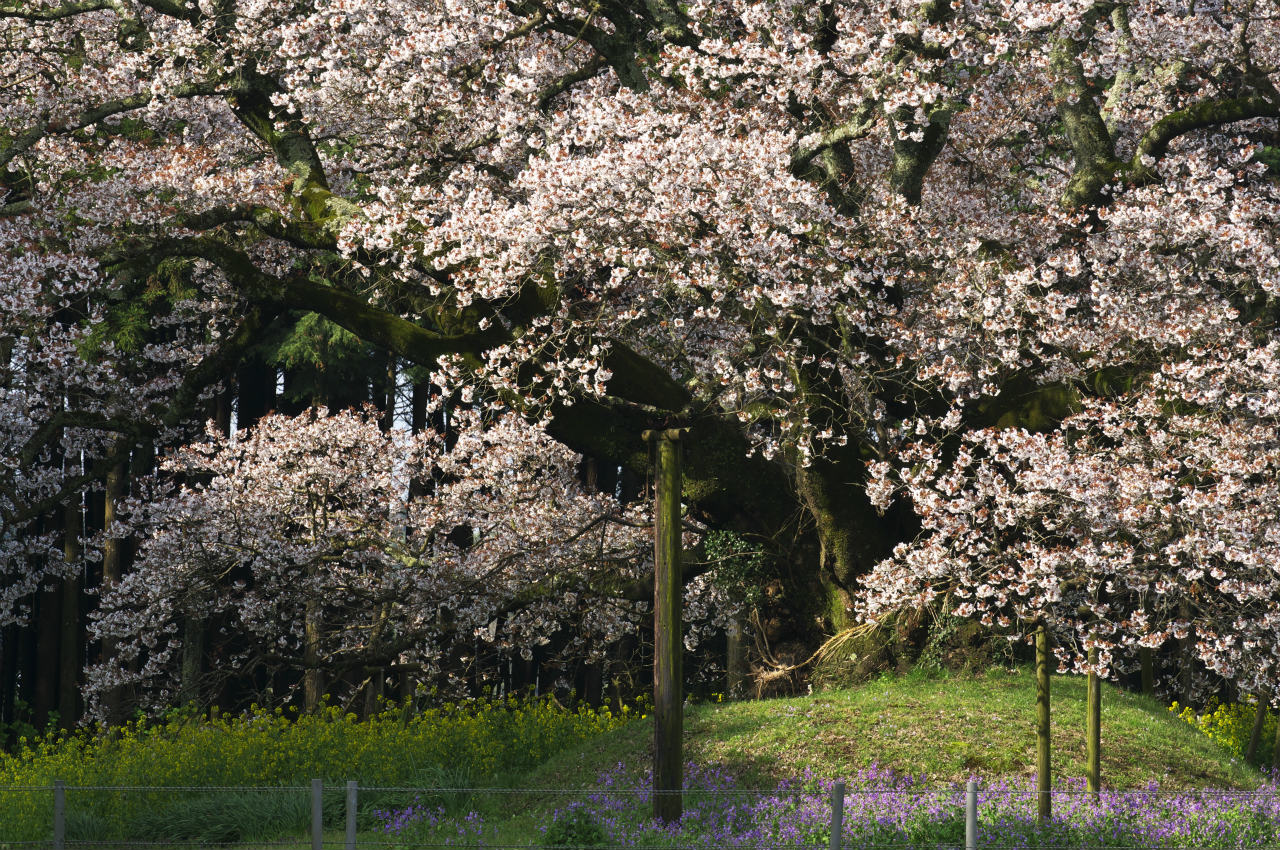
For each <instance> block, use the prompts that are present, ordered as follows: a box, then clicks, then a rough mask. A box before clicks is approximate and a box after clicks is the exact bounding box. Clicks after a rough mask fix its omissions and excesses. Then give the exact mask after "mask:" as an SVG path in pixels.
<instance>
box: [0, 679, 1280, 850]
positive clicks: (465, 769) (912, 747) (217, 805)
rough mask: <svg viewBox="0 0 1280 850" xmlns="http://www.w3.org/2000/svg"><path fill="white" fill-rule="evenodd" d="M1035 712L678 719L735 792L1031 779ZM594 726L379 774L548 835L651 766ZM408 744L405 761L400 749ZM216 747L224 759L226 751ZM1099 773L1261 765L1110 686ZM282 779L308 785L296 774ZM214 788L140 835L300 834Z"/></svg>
mask: <svg viewBox="0 0 1280 850" xmlns="http://www.w3.org/2000/svg"><path fill="white" fill-rule="evenodd" d="M1053 700H1054V701H1053V712H1054V715H1053V735H1054V738H1053V746H1054V750H1053V767H1054V771H1055V774H1056V775H1057V776H1058V777H1059V778H1066V777H1080V776H1082V775H1083V774H1084V757H1085V752H1084V750H1085V742H1084V723H1085V721H1084V705H1085V682H1084V679H1083V678H1081V677H1074V676H1055V677H1054V679H1053ZM551 714H554V712H550V713H549V716H550V715H551ZM1034 718H1035V681H1034V678H1033V676H1032V674H1031V673H1030V671H1029V670H1025V669H1023V670H1015V671H1006V670H1001V669H995V670H992V671H990V672H988V673H986V674H982V675H965V676H960V675H933V676H930V675H924V674H910V675H907V676H900V677H884V678H880V679H877V680H874V681H871V682H869V683H867V684H864V685H862V686H860V687H856V688H849V689H841V690H827V691H820V692H817V693H815V694H812V695H810V696H804V697H795V698H790V699H771V700H761V701H746V702H733V703H704V704H698V705H694V706H691V707H690V708H689V709H688V711H687V712H686V716H685V759H686V761H693V762H697V763H700V764H704V765H713V764H714V765H719V766H722V767H723V768H725V769H726V770H727V771H728V772H729V773H731V774H734V775H735V776H736V777H737V779H738V781H737V785H738V787H740V788H770V787H773V786H775V785H776V784H777V783H778V782H779V781H782V780H788V779H796V778H799V777H802V776H804V775H805V774H806V773H808V774H809V775H812V776H815V777H823V778H838V777H841V776H852V775H854V774H855V773H856V772H857V771H858V770H859V769H861V768H865V767H868V766H871V765H873V764H876V765H879V766H880V767H882V768H892V769H894V770H896V771H899V772H901V773H910V774H913V775H917V776H918V775H920V774H924V775H925V776H926V777H927V778H928V779H929V780H930V782H931V783H950V782H953V781H957V780H963V779H966V778H968V777H970V776H973V775H976V776H978V777H980V778H983V779H995V778H997V777H1010V776H1012V777H1018V776H1026V777H1030V776H1031V775H1033V773H1034V764H1035V731H1034ZM464 719H465V718H464ZM498 721H502V723H499V722H498ZM548 722H549V721H548ZM477 723H479V724H480V727H483V728H485V729H487V728H489V727H490V726H492V725H503V724H505V723H506V719H505V718H503V717H502V716H500V715H480V716H479V717H475V716H472V719H471V720H468V721H466V723H465V724H464V725H462V726H459V727H458V728H457V729H456V730H455V729H454V728H453V727H452V726H451V727H450V732H452V733H453V734H451V735H450V737H451V738H452V737H454V735H457V734H459V733H461V732H462V731H463V730H464V729H467V730H470V731H469V736H470V737H472V738H474V739H475V740H474V741H473V742H472V743H474V744H476V746H478V747H481V745H482V744H483V743H484V742H485V741H486V740H487V739H486V737H485V736H484V735H481V734H480V733H479V728H480V727H477V729H472V728H471V727H472V726H475V725H476V724H477ZM468 724H469V725H468ZM589 725H591V727H592V728H591V730H590V731H587V730H578V731H577V732H576V733H575V735H576V736H578V737H577V742H571V739H572V738H573V737H575V735H570V736H565V737H562V738H560V739H559V740H558V741H557V742H556V745H555V746H541V747H539V748H538V749H539V750H540V753H539V754H540V755H547V754H548V753H550V756H549V758H547V759H546V760H545V761H543V762H542V763H541V764H538V765H534V766H532V767H530V766H529V765H528V763H527V762H526V763H525V764H523V765H520V766H519V767H518V768H516V766H515V764H514V762H515V761H516V759H515V758H514V757H511V756H507V757H504V758H503V759H502V761H504V762H507V764H506V765H505V766H506V767H507V768H508V769H507V770H505V771H501V772H500V773H501V775H500V776H499V775H495V774H494V773H492V772H490V773H486V772H485V771H478V770H474V769H472V768H471V767H470V766H469V765H467V764H466V758H465V757H464V758H461V759H455V760H453V761H450V762H446V763H443V764H441V763H437V764H436V765H432V766H431V767H433V768H434V772H433V770H430V769H424V768H425V767H427V766H426V765H423V766H420V767H418V769H416V770H414V771H413V774H412V777H410V776H408V775H405V774H402V773H401V772H400V771H398V770H394V769H387V770H386V773H385V775H384V776H382V777H378V778H379V779H382V781H383V782H388V781H389V780H392V782H390V783H389V784H399V783H400V782H404V781H405V780H409V782H408V784H413V785H415V786H416V785H432V784H440V785H452V786H455V787H456V786H458V785H459V784H463V779H464V777H465V779H466V781H467V782H469V783H474V784H478V785H489V786H493V785H501V786H505V787H507V788H525V789H530V790H529V792H528V793H519V794H489V795H484V794H477V795H472V796H470V797H469V798H468V799H466V800H453V799H452V798H450V799H448V800H445V799H443V798H441V799H440V800H436V799H433V798H428V799H429V800H430V801H431V805H433V806H434V805H437V804H443V805H446V807H447V808H448V809H449V813H450V814H451V815H455V816H456V815H458V814H461V813H464V812H465V811H466V810H470V809H472V808H474V809H476V810H478V811H480V812H481V813H482V814H483V816H484V823H485V829H486V834H485V841H486V843H513V844H528V843H541V841H542V833H541V831H540V829H539V828H540V827H542V826H545V825H546V824H547V823H548V820H549V816H550V812H551V811H552V810H554V809H556V808H557V807H560V806H563V805H564V804H566V803H567V802H568V801H569V799H570V798H569V797H567V796H565V795H561V794H550V793H547V791H548V790H549V789H564V788H582V789H593V788H594V787H595V785H596V781H597V778H598V777H599V776H600V775H601V774H602V773H604V772H605V771H608V770H610V769H612V768H614V767H615V766H617V765H619V764H623V765H625V766H626V768H627V771H628V772H629V773H631V774H632V775H634V776H638V775H640V774H642V773H643V772H644V771H645V769H646V768H647V767H648V765H649V764H650V763H651V760H652V747H653V726H652V721H651V720H649V719H645V720H641V721H632V722H626V723H621V724H619V723H617V722H616V721H615V722H613V723H612V724H610V723H595V722H593V723H592V724H589ZM610 725H612V728H609V726H610ZM541 727H542V724H534V726H531V727H529V728H528V729H526V728H525V726H523V725H521V724H513V725H510V726H509V728H505V729H504V730H503V731H504V734H506V735H508V736H511V737H516V736H518V735H519V734H520V733H521V730H524V732H525V733H526V734H527V733H529V732H530V730H534V729H541ZM282 728H283V727H282ZM326 728H328V727H326ZM348 734H350V735H355V736H356V737H360V736H362V735H365V734H366V733H365V732H364V731H363V730H360V731H359V732H357V731H356V730H354V729H353V730H352V731H351V732H350V733H348ZM233 737H234V736H233ZM457 744H458V742H457V741H454V742H453V743H452V744H451V746H450V747H449V749H450V751H451V752H452V751H455V750H456V751H457V752H459V753H461V752H462V750H458V749H457ZM502 748H505V749H512V748H514V749H517V750H518V749H521V748H520V746H519V744H518V742H517V741H514V740H511V741H505V742H504V744H503V747H502ZM322 749H323V748H322ZM335 749H336V750H339V751H340V750H342V749H343V748H341V747H338V748H335ZM462 749H465V748H462ZM481 749H483V747H481ZM401 752H402V755H401V758H402V759H403V758H404V757H405V755H406V754H407V751H405V750H402V751H401ZM113 754H114V753H113ZM82 755H83V754H82ZM209 756H210V757H211V758H216V757H217V754H214V753H210V754H209ZM489 757H490V758H492V753H490V754H489ZM64 764H65V762H64ZM28 765H30V766H34V765H31V763H30V762H28ZM388 767H389V766H388ZM323 772H324V773H326V774H328V778H329V779H330V781H333V782H337V781H339V780H341V779H345V778H360V779H361V782H362V784H363V783H365V782H368V781H369V780H370V779H373V777H368V776H359V777H358V776H355V775H352V774H349V773H348V772H347V771H346V770H345V769H344V768H343V766H341V765H337V764H335V765H333V766H332V769H331V770H325V771H323ZM1102 773H1103V782H1104V784H1105V785H1107V786H1108V787H1112V788H1120V789H1123V788H1133V787H1143V786H1146V785H1147V784H1148V783H1149V782H1152V781H1156V782H1159V783H1160V785H1161V786H1162V788H1165V789H1179V788H1198V787H1215V788H1248V787H1254V786H1256V785H1257V784H1258V783H1259V782H1260V780H1261V776H1260V774H1259V773H1258V772H1257V771H1255V770H1252V769H1249V768H1246V767H1244V766H1242V765H1241V764H1239V763H1238V762H1237V761H1235V760H1233V759H1232V756H1231V754H1230V753H1229V752H1228V751H1227V750H1225V749H1224V748H1222V747H1220V746H1219V745H1217V744H1215V743H1214V742H1213V741H1212V740H1210V739H1209V738H1208V737H1207V736H1205V735H1204V734H1202V733H1200V732H1199V731H1197V730H1196V729H1195V728H1193V727H1191V726H1190V725H1188V724H1187V723H1185V722H1183V721H1182V720H1180V719H1178V718H1177V717H1176V716H1175V715H1173V714H1172V713H1171V712H1169V710H1168V709H1167V707H1166V706H1164V705H1162V704H1160V703H1157V702H1155V701H1152V700H1149V699H1146V698H1143V697H1141V696H1138V695H1134V694H1131V693H1127V692H1124V691H1120V690H1118V689H1115V688H1113V687H1111V686H1107V685H1104V690H1103V764H1102ZM103 778H106V777H103ZM175 778H176V777H175ZM274 779H275V781H276V782H285V783H286V784H294V783H295V782H296V783H297V784H303V782H302V781H300V779H299V777H289V778H288V779H287V780H286V778H285V777H284V776H280V777H275V778H274ZM374 781H377V779H374ZM192 784H200V783H199V781H198V780H197V781H194V782H193V783H192ZM2 788H3V786H2V784H0V790H2ZM218 796H220V795H205V794H201V793H192V794H191V795H190V798H189V799H179V798H177V797H174V798H166V799H167V803H168V804H167V805H157V806H156V809H155V811H154V812H152V813H150V816H149V817H143V818H141V819H140V821H141V822H139V823H138V824H137V826H138V827H139V831H140V832H146V833H147V834H148V836H149V837H154V838H157V839H160V840H163V839H162V838H161V833H165V834H166V837H169V838H175V837H177V833H179V832H181V833H183V837H188V836H189V837H191V838H193V839H197V840H211V841H216V840H219V839H221V840H227V839H232V838H233V837H234V838H238V839H240V840H258V839H263V840H265V839H268V838H275V839H286V840H294V839H295V838H301V837H302V834H303V833H305V826H304V824H305V822H306V818H307V814H308V812H307V805H308V804H307V802H306V800H307V797H306V795H305V793H299V794H279V795H270V794H268V795H262V794H253V793H242V794H232V795H231V796H230V797H226V798H224V799H220V800H215V799H214V798H215V797H218ZM340 796H341V795H340V793H337V792H330V793H328V794H326V801H325V802H326V814H327V815H328V816H327V817H326V826H327V828H328V829H337V830H340V829H341V824H340V819H341V814H340V812H341V803H340ZM412 800H413V794H411V793H410V794H404V793H402V792H387V793H384V794H383V795H381V798H380V799H379V798H378V796H377V795H373V794H368V793H367V792H366V793H362V795H361V811H362V816H361V820H360V828H361V839H362V841H365V840H367V841H369V842H370V843H372V844H373V845H375V846H377V845H378V844H379V843H381V842H380V836H379V835H378V833H377V832H376V831H375V830H374V829H373V828H372V827H373V826H374V825H375V823H376V819H375V818H373V817H372V812H371V811H370V809H371V808H372V807H373V806H374V805H381V806H384V807H399V806H403V805H407V804H409V803H411V802H412ZM104 805H105V803H104ZM69 808H71V807H70V806H69ZM455 810H457V811H455ZM100 811H106V809H105V808H104V807H103V806H89V807H85V809H82V810H81V815H80V817H81V819H82V820H83V821H84V822H83V823H77V824H76V825H75V827H74V829H71V830H69V831H74V832H76V833H77V836H76V837H81V836H80V835H79V833H88V832H94V831H96V830H97V829H98V825H96V824H95V823H94V822H92V821H93V818H94V817H102V815H100V814H99V812H100ZM0 820H4V818H0ZM70 826H71V825H70V824H69V827H70ZM179 827H181V828H179ZM440 829H441V830H442V832H441V834H440V836H439V837H440V838H441V839H444V838H448V837H450V835H451V834H453V835H454V836H455V840H456V822H455V823H449V824H444V825H442V826H441V827H440ZM166 831H167V832H166ZM84 837H88V835H87V834H86V835H85V836H84ZM3 840H4V839H3V837H0V841H3ZM10 840H11V838H10Z"/></svg>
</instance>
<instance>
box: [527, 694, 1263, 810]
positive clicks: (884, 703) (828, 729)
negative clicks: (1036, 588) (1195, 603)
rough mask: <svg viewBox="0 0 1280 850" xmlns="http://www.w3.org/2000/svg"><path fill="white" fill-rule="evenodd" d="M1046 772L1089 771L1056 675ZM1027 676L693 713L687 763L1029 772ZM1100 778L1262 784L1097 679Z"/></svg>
mask: <svg viewBox="0 0 1280 850" xmlns="http://www.w3.org/2000/svg"><path fill="white" fill-rule="evenodd" d="M1051 693H1052V696H1053V748H1052V763H1053V770H1054V773H1055V774H1056V775H1057V776H1063V777H1066V776H1075V777H1079V776H1083V775H1084V773H1085V735H1084V732H1085V679H1084V678H1083V677H1080V676H1054V677H1053V680H1052V688H1051ZM1034 724H1035V678H1034V676H1033V674H1032V673H1031V671H1030V670H1027V669H1021V668H1019V669H1015V670H1012V671H1007V670H1004V669H1001V668H995V669H993V670H991V671H989V672H987V673H985V674H978V675H970V676H959V675H944V674H939V675H925V674H908V675H906V676H897V677H882V678H880V679H876V680H873V681H871V682H869V683H867V684H865V685H862V686H860V687H857V688H850V689H844V690H830V691H821V692H817V693H814V694H812V695H810V696H803V697H794V698H790V699H771V700H761V701H746V702H734V703H705V704H700V705H694V706H691V707H690V708H689V709H688V711H687V712H686V714H685V758H686V760H689V761H694V762H697V763H699V764H717V765H721V766H723V767H724V768H726V769H727V770H728V771H729V772H731V773H733V774H735V775H736V776H738V777H739V780H740V784H741V785H743V786H745V787H772V786H774V785H776V784H777V782H779V781H781V780H786V779H794V778H796V777H799V776H802V775H804V774H805V773H806V772H809V773H810V774H812V775H814V776H820V777H827V778H837V777H840V776H843V775H849V774H852V773H856V772H857V771H858V770H860V769H865V768H868V767H871V766H872V765H879V766H880V767H882V768H889V769H893V770H896V771H898V772H900V773H909V774H914V775H920V774H924V775H925V776H926V777H927V778H928V779H929V781H931V782H933V781H937V782H953V781H960V780H964V779H968V778H969V777H970V776H979V777H983V778H988V777H991V778H994V777H997V776H1003V777H1014V776H1031V775H1033V774H1034V772H1035V748H1036V739H1035V726H1034ZM650 753H652V727H651V726H650V725H649V724H648V723H639V724H636V723H632V724H627V725H625V726H622V727H620V728H618V729H616V730H614V731H612V732H609V733H607V734H605V735H603V736H601V737H599V738H596V739H594V740H592V741H591V742H590V744H588V745H586V746H582V747H573V748H570V749H567V750H565V751H563V752H561V753H560V754H558V755H556V756H554V757H552V758H551V759H550V760H548V761H547V762H546V763H545V764H543V765H542V766H540V767H538V768H536V769H535V770H534V771H533V772H532V773H531V774H530V775H529V780H530V781H531V782H533V783H534V784H536V785H538V786H540V787H554V786H559V787H571V786H578V785H582V784H583V783H584V782H587V783H589V782H591V781H592V779H593V778H594V777H595V776H596V775H598V774H599V773H600V772H602V771H603V770H605V769H608V768H609V767H611V766H613V765H615V764H617V763H619V762H625V763H627V764H629V765H636V766H643V765H644V764H645V763H646V762H647V759H648V758H649V754H650ZM1102 777H1103V784H1104V785H1105V786H1108V787H1112V788H1118V789H1124V788H1141V787H1144V786H1146V785H1147V784H1148V783H1149V782H1152V781H1156V782H1159V783H1160V785H1161V787H1164V788H1170V789H1181V788H1204V787H1214V788H1253V787H1256V786H1257V785H1258V784H1259V783H1260V782H1261V780H1262V777H1261V775H1260V774H1259V773H1258V772H1257V771H1256V770H1253V769H1251V768H1248V767H1246V766H1244V765H1242V764H1240V763H1239V762H1237V761H1235V760H1233V759H1232V757H1231V754H1230V753H1228V752H1227V751H1225V750H1224V749H1222V748H1221V747H1219V746H1218V745H1216V744H1215V743H1214V742H1213V741H1211V740H1210V739H1209V738H1207V737H1206V736H1205V735H1203V734H1201V733H1200V732H1198V731H1197V730H1195V729H1194V728H1192V727H1191V726H1189V725H1187V724H1186V723H1185V722H1183V721H1181V720H1179V719H1178V718H1177V717H1176V716H1174V715H1173V714H1172V713H1171V712H1170V711H1169V710H1168V708H1167V706H1165V705H1163V704H1161V703H1159V702H1156V701H1155V700H1152V699H1149V698H1146V697H1143V696H1141V695H1138V694H1133V693H1129V692H1127V691H1122V690H1120V689H1118V688H1115V687H1112V686H1111V685H1108V684H1106V683H1104V684H1103V697H1102Z"/></svg>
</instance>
